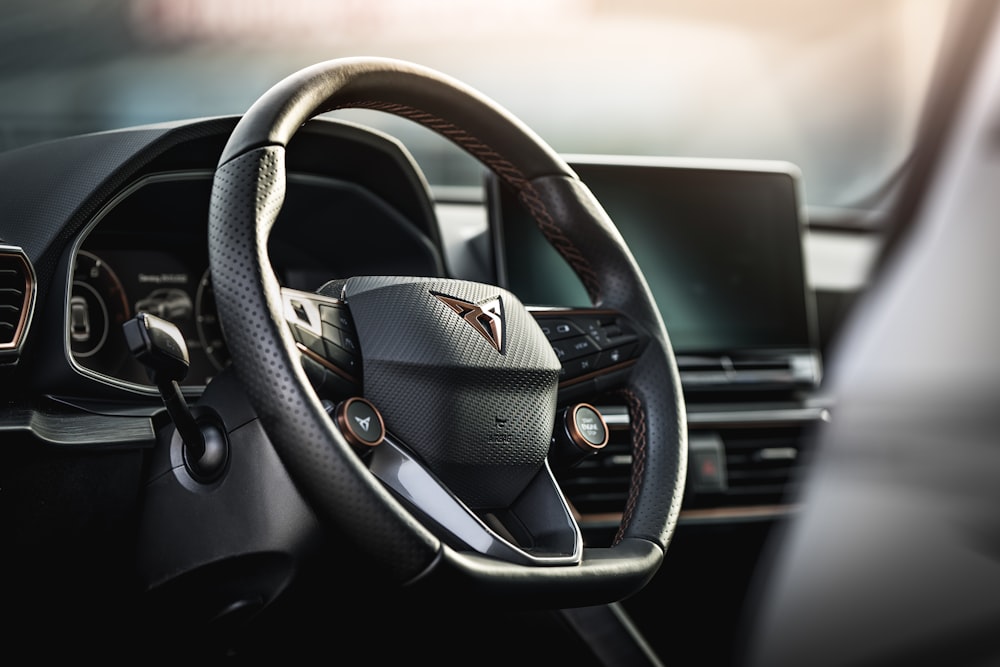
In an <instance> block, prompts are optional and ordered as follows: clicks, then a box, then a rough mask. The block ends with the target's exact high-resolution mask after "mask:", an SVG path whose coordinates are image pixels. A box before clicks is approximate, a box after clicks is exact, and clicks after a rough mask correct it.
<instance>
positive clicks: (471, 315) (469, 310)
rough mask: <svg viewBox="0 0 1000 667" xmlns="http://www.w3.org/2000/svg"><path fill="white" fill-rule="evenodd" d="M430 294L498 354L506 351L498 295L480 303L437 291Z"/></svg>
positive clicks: (501, 306) (500, 302) (501, 302)
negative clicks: (454, 313) (466, 323)
mask: <svg viewBox="0 0 1000 667" xmlns="http://www.w3.org/2000/svg"><path fill="white" fill-rule="evenodd" d="M431 294H433V295H434V296H435V297H437V298H438V299H440V300H441V302H442V303H444V305H446V306H448V307H449V308H451V309H452V310H454V311H455V312H456V313H458V314H459V316H460V317H461V318H462V319H463V320H465V321H466V322H468V323H469V326H471V327H472V328H473V329H475V330H476V332H477V333H478V334H479V335H480V336H482V337H483V338H485V339H486V341H487V342H488V343H489V344H490V345H492V346H493V347H494V348H495V349H496V350H497V352H499V353H500V354H505V353H506V349H505V348H504V343H505V341H504V317H503V301H501V300H500V297H499V296H495V297H493V298H492V299H486V300H485V301H482V302H480V303H470V302H468V301H463V300H462V299H456V298H455V297H453V296H447V295H445V294H438V293H437V292H431Z"/></svg>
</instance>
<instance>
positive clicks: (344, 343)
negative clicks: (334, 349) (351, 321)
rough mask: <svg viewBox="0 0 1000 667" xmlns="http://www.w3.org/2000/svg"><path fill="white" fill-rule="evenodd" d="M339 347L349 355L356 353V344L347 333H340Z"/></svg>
mask: <svg viewBox="0 0 1000 667" xmlns="http://www.w3.org/2000/svg"><path fill="white" fill-rule="evenodd" d="M340 341H341V342H340V346H341V347H342V348H344V349H345V350H347V351H348V352H350V353H351V354H357V353H358V344H357V343H356V342H355V341H354V334H352V333H351V332H349V331H341V333H340Z"/></svg>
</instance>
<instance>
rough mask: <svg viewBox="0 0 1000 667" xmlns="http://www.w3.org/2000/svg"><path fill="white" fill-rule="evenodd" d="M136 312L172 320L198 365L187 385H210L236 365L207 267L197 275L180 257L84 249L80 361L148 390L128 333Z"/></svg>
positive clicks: (72, 326)
mask: <svg viewBox="0 0 1000 667" xmlns="http://www.w3.org/2000/svg"><path fill="white" fill-rule="evenodd" d="M137 313H150V314H152V315H156V316H157V317H160V318H163V319H165V320H167V321H169V322H172V323H173V324H175V325H176V326H177V328H178V329H180V331H181V333H182V334H183V335H184V338H185V341H186V342H187V346H188V356H189V358H190V362H191V365H190V368H189V370H188V374H187V377H186V378H185V379H184V381H183V382H182V384H184V385H187V386H200V385H206V384H208V383H209V382H210V381H211V379H212V377H213V376H214V375H215V374H216V373H218V372H219V371H220V370H222V369H223V368H225V367H226V366H227V365H228V364H229V353H228V350H227V348H226V344H225V340H224V339H223V337H222V331H221V327H220V326H219V322H218V317H217V315H216V312H215V298H214V295H213V293H212V285H211V279H210V276H209V272H208V270H207V269H205V268H202V267H199V268H198V269H197V270H192V268H191V267H189V266H187V265H186V263H185V262H184V261H183V260H181V259H179V258H178V257H177V255H176V254H174V253H166V252H162V251H157V250H139V251H137V250H135V249H132V250H128V251H122V250H120V249H115V248H97V249H93V250H80V251H79V252H78V253H77V257H76V262H75V264H74V270H73V283H72V290H71V295H70V299H69V310H68V313H67V328H68V331H67V337H68V341H69V348H70V351H71V353H72V355H73V359H74V360H75V361H76V363H77V364H78V365H79V366H81V367H83V368H85V369H87V370H90V371H93V372H95V373H98V374H100V375H104V376H107V377H110V378H113V379H116V380H122V381H125V382H129V383H133V384H139V385H149V384H150V379H149V376H148V374H147V372H146V369H145V368H144V367H142V365H141V364H139V363H138V362H137V361H135V359H133V358H132V357H131V355H130V354H129V353H128V347H127V345H126V343H125V339H124V333H123V331H122V324H124V323H125V322H126V321H127V320H128V319H130V318H132V317H134V316H135V315H136V314H137Z"/></svg>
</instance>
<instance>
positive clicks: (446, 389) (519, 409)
mask: <svg viewBox="0 0 1000 667" xmlns="http://www.w3.org/2000/svg"><path fill="white" fill-rule="evenodd" d="M343 295H344V296H345V297H346V298H347V302H348V305H349V307H350V309H351V314H352V317H353V319H354V323H355V326H356V327H357V331H358V338H359V341H360V345H361V352H362V356H363V359H364V387H365V395H366V397H367V398H368V399H369V400H371V401H372V402H374V403H375V404H376V405H378V406H379V409H380V410H381V411H382V414H383V415H384V417H385V420H386V428H387V429H388V430H389V431H390V432H391V433H392V434H393V435H394V436H396V437H397V438H399V439H400V440H401V441H402V442H404V443H406V444H407V445H408V446H409V447H410V448H411V449H412V450H413V451H414V452H415V453H416V454H417V455H418V456H420V457H421V458H422V459H423V460H424V462H425V464H426V465H427V467H428V468H429V469H430V470H431V471H432V472H433V473H434V474H435V475H437V476H438V477H439V478H440V479H441V481H442V482H444V483H445V484H446V485H447V486H448V487H449V488H450V489H451V490H452V491H453V492H454V493H455V494H456V495H457V496H458V497H459V498H461V499H462V501H463V502H465V503H466V504H467V505H468V506H469V507H471V508H473V509H496V508H504V507H508V506H509V505H510V504H511V503H512V502H513V501H514V500H515V499H516V497H517V496H518V495H519V494H520V493H521V492H522V491H523V490H524V488H525V487H526V486H527V484H528V483H529V482H530V481H531V479H532V478H533V477H534V476H535V475H536V474H537V473H538V470H539V469H540V468H541V466H542V465H543V463H544V461H545V458H546V455H547V454H548V449H549V444H550V441H551V433H552V428H553V424H554V423H555V415H556V394H557V385H558V382H559V370H560V364H559V360H558V359H557V358H556V355H555V353H554V352H553V351H552V347H551V345H550V344H549V343H548V341H547V340H546V338H545V336H544V334H543V333H542V331H541V329H540V328H539V327H538V325H537V324H536V322H535V320H534V318H533V317H532V316H531V315H530V313H528V311H527V310H526V309H525V308H524V306H523V305H522V304H521V303H520V301H518V299H517V298H516V297H515V296H514V295H513V294H511V293H510V292H507V291H506V290H503V289H500V288H498V287H494V286H490V285H482V284H478V283H471V282H465V281H458V280H444V279H435V278H398V277H385V276H376V277H361V278H351V279H349V280H348V281H347V282H346V283H345V284H344V285H343Z"/></svg>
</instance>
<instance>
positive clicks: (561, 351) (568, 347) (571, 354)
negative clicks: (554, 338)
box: [552, 336, 599, 362]
mask: <svg viewBox="0 0 1000 667" xmlns="http://www.w3.org/2000/svg"><path fill="white" fill-rule="evenodd" d="M552 349H553V350H554V351H555V353H556V356H557V357H559V360H560V361H563V362H565V361H568V360H570V359H576V358H578V357H583V356H587V355H589V354H594V353H596V352H597V351H598V350H599V348H598V347H597V345H595V344H594V341H592V340H591V339H590V338H588V337H587V336H577V337H575V338H567V339H565V340H561V341H558V342H555V343H553V344H552Z"/></svg>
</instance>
